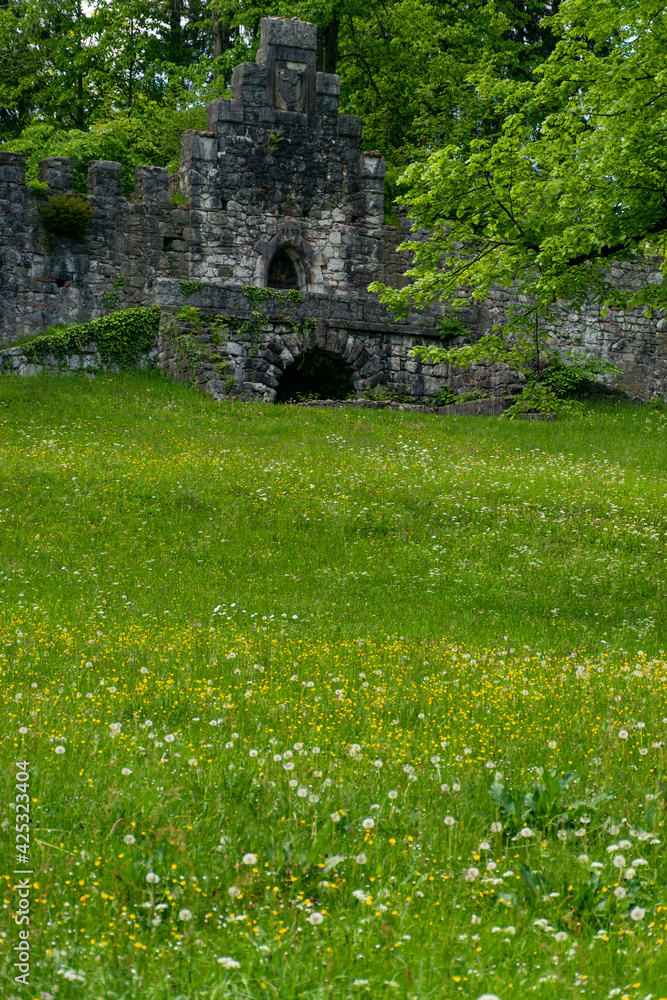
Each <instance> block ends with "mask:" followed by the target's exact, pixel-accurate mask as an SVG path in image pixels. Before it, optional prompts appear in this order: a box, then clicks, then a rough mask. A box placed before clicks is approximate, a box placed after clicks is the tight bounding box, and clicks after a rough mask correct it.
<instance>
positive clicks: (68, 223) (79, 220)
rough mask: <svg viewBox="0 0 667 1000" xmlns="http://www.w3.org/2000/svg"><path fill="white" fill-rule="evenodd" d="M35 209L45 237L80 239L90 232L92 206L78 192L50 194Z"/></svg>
mask: <svg viewBox="0 0 667 1000" xmlns="http://www.w3.org/2000/svg"><path fill="white" fill-rule="evenodd" d="M37 211H38V212H39V215H40V218H41V220H42V225H43V226H44V229H45V230H46V233H47V237H51V238H54V237H56V236H61V237H70V238H71V239H76V240H81V239H84V238H85V237H86V236H87V235H88V233H89V232H90V227H91V225H92V221H93V206H92V205H91V204H90V202H89V201H88V199H87V198H82V197H81V196H80V195H78V194H52V195H51V197H50V198H47V200H46V201H45V202H44V204H42V205H38V207H37Z"/></svg>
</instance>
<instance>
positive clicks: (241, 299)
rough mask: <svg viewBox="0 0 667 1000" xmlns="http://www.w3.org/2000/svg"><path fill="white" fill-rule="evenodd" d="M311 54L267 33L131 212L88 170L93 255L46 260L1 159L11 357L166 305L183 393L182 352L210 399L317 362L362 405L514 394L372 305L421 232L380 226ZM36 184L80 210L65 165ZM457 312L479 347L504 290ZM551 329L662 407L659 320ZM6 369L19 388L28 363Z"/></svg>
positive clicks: (167, 336)
mask: <svg viewBox="0 0 667 1000" xmlns="http://www.w3.org/2000/svg"><path fill="white" fill-rule="evenodd" d="M316 45H317V37H316V28H315V26H314V25H311V24H307V23H305V22H302V21H297V20H286V19H280V18H266V19H264V20H263V21H262V24H261V44H260V49H259V51H258V53H257V58H256V62H255V63H243V64H241V65H240V66H237V67H236V68H235V70H234V74H233V79H232V97H231V98H230V99H220V100H216V101H214V102H213V103H212V104H210V105H209V107H208V113H207V131H205V132H198V131H191V132H187V133H185V134H184V136H183V138H182V144H181V157H180V167H179V170H178V171H177V172H176V173H175V174H172V175H171V176H169V175H168V174H167V171H166V170H164V169H162V168H159V167H148V166H139V167H137V168H136V171H135V189H134V194H133V195H132V196H131V198H130V199H126V198H125V197H123V194H122V186H121V182H122V168H121V165H120V164H119V163H113V162H108V161H94V162H92V163H91V164H90V166H89V170H88V199H89V201H90V203H91V205H92V206H93V209H94V220H93V225H92V230H91V232H90V234H89V235H88V236H87V237H86V238H84V239H70V238H68V239H59V240H56V241H55V242H54V243H53V245H48V241H45V240H44V231H43V228H42V226H41V223H40V215H39V211H38V206H39V195H38V194H35V193H34V192H33V191H32V190H31V188H30V187H29V186H28V185H26V182H25V161H24V158H23V157H22V156H20V155H18V154H15V153H9V152H2V151H0V344H4V345H11V344H12V343H13V342H15V341H17V340H18V339H20V338H24V337H26V336H32V335H37V334H39V333H41V332H42V331H43V330H45V329H46V328H48V327H51V326H54V325H57V324H69V323H75V322H81V321H87V320H90V319H93V318H95V317H97V316H101V315H103V314H104V313H105V312H106V310H107V308H108V307H109V302H110V301H113V302H114V304H116V305H120V306H121V307H129V306H149V305H157V306H158V307H159V308H160V310H161V314H162V321H161V329H160V336H159V339H158V342H157V343H156V345H155V350H154V352H153V356H154V357H155V358H156V360H157V361H158V363H159V364H160V365H162V366H163V367H164V368H166V369H167V370H169V371H170V372H171V373H172V374H174V375H175V376H176V377H188V378H189V377H191V376H192V374H193V371H192V368H193V364H194V362H193V355H192V352H191V351H189V352H188V351H184V350H183V349H182V345H183V338H184V336H186V337H190V339H193V338H194V340H195V341H196V342H197V344H198V345H199V346H200V347H201V351H202V353H201V355H200V357H199V362H198V364H197V365H195V368H196V371H195V372H194V374H195V375H196V377H197V380H198V382H199V384H200V386H201V387H202V388H206V389H208V390H209V391H210V392H212V393H213V394H214V395H216V396H218V397H222V396H224V395H225V394H227V393H229V392H231V391H236V392H243V393H245V395H246V397H250V398H258V399H264V400H267V401H273V400H275V399H276V398H281V384H282V385H283V386H284V385H285V384H286V382H285V381H284V380H285V379H287V380H288V381H289V379H290V378H292V376H293V374H294V372H295V371H296V368H293V367H292V366H294V365H295V363H297V362H298V363H299V364H297V368H298V367H299V366H300V365H301V364H302V362H303V361H304V359H305V358H306V356H312V355H314V354H318V355H319V357H320V360H322V359H324V360H325V361H327V363H328V364H329V365H330V366H331V367H332V369H335V370H336V372H337V377H338V378H339V380H340V382H341V384H343V383H344V382H345V380H347V383H348V387H349V389H350V390H351V391H356V392H357V393H359V392H368V391H369V390H372V389H374V388H376V389H377V388H378V387H383V388H385V389H386V390H388V391H390V392H392V393H394V394H396V395H397V396H401V397H402V398H404V399H410V400H412V401H414V402H416V403H423V402H425V401H428V400H432V399H433V398H434V397H436V396H437V395H438V393H439V392H440V391H441V390H442V389H443V387H449V388H450V389H452V390H454V391H455V392H458V393H462V392H466V391H470V390H476V391H478V392H482V393H485V394H487V395H489V396H491V397H499V396H502V395H503V394H506V393H511V392H515V391H516V390H517V389H518V383H517V379H516V376H514V375H513V374H512V373H511V372H509V371H508V369H506V368H505V366H503V365H490V366H483V365H480V366H477V367H476V368H475V369H474V370H472V371H468V372H456V371H452V370H450V369H449V368H448V367H447V366H445V365H437V366H434V365H425V364H422V363H420V362H419V361H417V360H415V359H413V358H412V357H411V350H412V348H413V347H414V346H415V345H417V344H423V343H427V342H429V341H430V342H433V341H436V342H437V341H439V338H440V331H439V324H440V322H441V319H442V311H441V310H440V309H438V308H433V309H430V310H425V311H423V312H414V313H412V314H410V315H408V316H406V317H404V318H402V319H398V318H396V317H394V316H393V315H392V314H391V313H390V312H389V311H388V310H387V309H386V308H385V307H384V306H382V305H381V303H380V302H379V300H378V298H377V296H375V295H373V294H371V293H369V292H368V291H367V287H368V285H369V284H370V283H371V282H372V281H376V280H380V281H383V282H387V283H390V284H394V285H398V284H400V283H402V282H404V281H405V279H404V278H403V274H404V272H405V270H406V269H407V268H408V267H409V263H410V262H409V257H408V256H407V255H406V254H405V253H404V252H401V251H399V250H398V246H399V244H400V243H401V242H402V241H403V240H405V239H406V238H407V237H408V235H409V232H410V226H409V223H408V221H407V220H404V221H403V222H402V224H401V225H400V226H398V227H396V226H390V225H385V224H384V222H383V207H384V170H385V167H384V161H383V159H382V157H381V156H380V155H379V154H378V153H376V152H372V151H371V152H368V151H361V150H360V148H359V147H360V139H361V126H362V122H361V119H360V118H357V117H354V116H350V115H344V114H340V113H339V112H338V97H339V91H340V81H339V77H338V76H336V75H334V74H327V73H320V72H317V71H316ZM39 179H40V181H42V182H45V183H46V184H47V185H48V191H49V193H50V194H58V193H60V194H62V193H68V192H71V191H72V188H73V162H72V160H69V159H65V158H58V157H51V158H49V159H46V160H44V161H42V163H41V164H40V168H39ZM612 273H613V274H614V276H615V277H616V278H617V279H618V280H619V282H621V281H623V282H628V283H630V284H633V283H637V282H640V281H643V280H646V274H647V273H648V280H652V281H658V280H661V277H660V273H659V267H658V262H648V263H647V264H646V268H645V269H644V271H642V272H640V271H639V270H638V269H637V267H636V266H633V265H627V264H619V265H618V266H617V268H616V271H615V272H612ZM249 289H258V290H260V291H259V292H252V293H250V294H249ZM261 290H265V291H264V292H262V291H261ZM297 292H298V295H295V294H293V293H297ZM461 298H462V300H463V308H462V310H461V312H460V313H457V319H458V321H459V322H460V323H461V325H462V326H463V327H464V328H465V329H466V330H467V331H468V332H469V334H470V336H471V337H473V338H474V337H477V336H479V335H481V334H482V333H484V332H487V331H489V330H490V329H491V327H492V326H493V325H494V324H495V323H497V322H498V321H499V320H500V319H502V316H503V314H504V311H505V310H506V309H507V307H508V306H509V305H511V303H512V293H511V292H510V291H508V290H505V289H498V290H497V291H496V292H494V293H493V294H492V295H491V296H490V297H489V299H488V300H487V301H485V302H484V303H482V304H480V305H473V304H470V303H468V302H467V301H466V300H465V295H464V292H463V291H462V292H461ZM259 302H261V305H258V303H259ZM184 307H187V308H186V309H185V313H184ZM188 309H189V312H188ZM194 310H196V311H197V313H196V315H195V312H194ZM260 312H261V316H262V320H261V322H259V321H258V319H257V317H258V315H259V313H260ZM635 313H636V315H635ZM184 317H185V318H184ZM560 320H561V321H560V322H559V323H558V324H557V325H556V327H555V328H554V330H553V337H552V340H553V344H554V346H556V347H558V348H560V349H562V350H564V351H565V350H568V349H571V348H574V349H575V350H579V351H582V352H587V353H589V354H590V355H592V356H596V357H607V358H609V359H610V360H612V361H614V362H615V363H616V364H617V365H619V367H620V368H621V369H622V370H623V379H622V383H623V387H624V388H625V389H626V391H628V392H629V393H630V394H631V395H634V396H637V397H639V398H642V399H649V398H651V397H652V396H656V395H658V396H660V397H662V398H665V399H667V344H666V343H665V339H666V338H667V327H666V324H665V320H664V318H663V316H662V314H657V315H656V314H654V315H653V317H650V318H649V317H645V316H644V315H643V313H642V312H641V311H640V310H636V311H633V313H632V315H631V314H630V313H627V314H621V313H613V312H612V314H610V316H608V317H607V318H606V319H603V318H602V317H600V316H599V314H598V313H597V310H594V309H593V308H590V309H588V310H586V309H585V310H584V311H583V312H581V313H576V312H572V311H568V310H567V308H565V306H564V307H563V309H562V310H561V316H560ZM216 331H217V332H216ZM87 353H88V355H89V357H88V360H86V358H85V357H84V358H79V359H78V360H77V362H76V364H81V365H86V364H90V365H93V364H94V358H95V345H93V344H91V345H90V349H89V351H88V352H87ZM3 356H4V361H5V366H7V365H9V367H11V368H13V369H14V370H17V371H19V370H20V371H23V370H26V366H25V364H24V363H23V361H22V360H21V359H22V354H21V349H20V348H18V347H17V348H14V349H13V350H12V349H10V350H5V351H4V352H3ZM76 364H74V363H73V364H72V367H76ZM30 370H34V369H32V368H31V369H30ZM286 373H287V375H286Z"/></svg>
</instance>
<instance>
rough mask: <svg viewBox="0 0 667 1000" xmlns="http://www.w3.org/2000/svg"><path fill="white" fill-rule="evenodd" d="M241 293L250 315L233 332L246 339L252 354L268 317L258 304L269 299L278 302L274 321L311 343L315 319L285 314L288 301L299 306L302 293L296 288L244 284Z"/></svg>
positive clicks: (265, 328) (258, 342) (264, 331)
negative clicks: (282, 289) (303, 318)
mask: <svg viewBox="0 0 667 1000" xmlns="http://www.w3.org/2000/svg"><path fill="white" fill-rule="evenodd" d="M241 294H242V295H243V297H244V299H245V300H246V302H247V303H248V305H249V306H250V307H251V308H250V317H249V318H248V319H245V320H243V321H242V322H241V323H240V324H238V326H236V327H235V328H234V332H235V333H236V334H237V336H239V337H240V338H241V339H246V338H247V339H248V340H249V341H250V345H251V351H252V353H253V354H254V353H255V352H256V351H257V348H258V347H259V344H260V341H261V339H262V336H263V334H265V333H266V332H267V321H268V317H267V315H266V313H264V312H262V310H261V309H260V305H262V304H263V303H265V302H269V301H271V300H273V301H275V302H277V304H278V315H277V316H276V317H275V319H274V322H276V323H280V324H282V325H283V326H286V327H288V329H290V330H291V331H292V332H293V333H294V334H296V335H298V336H301V337H304V338H306V339H307V341H308V344H309V346H311V345H312V343H313V341H314V336H315V329H316V325H315V320H314V319H313V318H312V317H309V318H308V319H305V320H295V319H292V318H291V317H290V316H286V315H285V307H286V306H287V304H288V303H289V304H290V305H291V306H294V307H297V306H300V305H301V304H302V302H303V295H302V294H301V292H300V291H299V290H298V289H297V288H290V289H289V290H288V291H287V292H282V291H280V289H278V288H258V287H257V286H256V285H246V286H245V287H244V288H242V289H241Z"/></svg>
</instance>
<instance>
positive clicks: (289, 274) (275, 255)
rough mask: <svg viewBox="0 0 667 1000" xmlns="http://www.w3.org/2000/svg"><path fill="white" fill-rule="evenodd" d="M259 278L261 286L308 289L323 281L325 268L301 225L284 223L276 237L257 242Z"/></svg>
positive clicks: (257, 276) (286, 289) (258, 281)
mask: <svg viewBox="0 0 667 1000" xmlns="http://www.w3.org/2000/svg"><path fill="white" fill-rule="evenodd" d="M255 252H256V253H257V255H258V256H257V263H256V266H255V281H256V283H257V284H258V285H259V287H260V288H280V289H284V290H285V291H289V290H290V289H299V291H302V292H307V291H311V290H313V289H314V288H316V287H318V286H320V285H321V284H322V269H321V267H320V266H319V264H318V261H317V260H316V259H315V258H314V257H313V253H312V247H311V245H310V244H309V243H308V241H306V240H304V238H303V235H302V233H301V229H300V228H299V227H298V226H295V225H291V224H287V225H284V226H281V227H280V228H279V230H278V232H277V233H276V234H275V236H274V237H273V239H271V240H269V241H268V242H266V243H265V242H264V241H263V240H261V241H260V242H259V243H256V244H255Z"/></svg>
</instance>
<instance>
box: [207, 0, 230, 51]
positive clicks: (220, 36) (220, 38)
mask: <svg viewBox="0 0 667 1000" xmlns="http://www.w3.org/2000/svg"><path fill="white" fill-rule="evenodd" d="M211 20H212V23H213V58H214V59H217V58H218V56H221V55H222V54H223V52H227V50H228V49H231V47H232V39H231V31H230V24H229V21H228V20H227V19H226V18H225V17H221V16H220V14H219V13H218V11H217V10H216V9H215V8H214V9H213V11H212V12H211Z"/></svg>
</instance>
